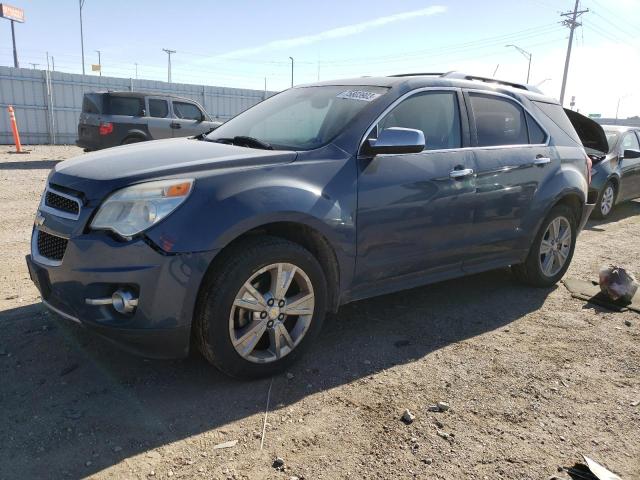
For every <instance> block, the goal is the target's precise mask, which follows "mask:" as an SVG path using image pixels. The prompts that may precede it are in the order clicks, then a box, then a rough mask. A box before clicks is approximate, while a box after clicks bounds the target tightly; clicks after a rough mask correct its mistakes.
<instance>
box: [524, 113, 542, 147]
mask: <svg viewBox="0 0 640 480" xmlns="http://www.w3.org/2000/svg"><path fill="white" fill-rule="evenodd" d="M526 115H527V129H528V130H529V143H531V144H532V145H538V144H541V143H545V142H546V141H547V134H546V133H544V130H542V127H541V126H540V124H539V123H538V122H536V121H535V120H534V119H533V117H532V116H531V115H529V114H528V113H527V114H526Z"/></svg>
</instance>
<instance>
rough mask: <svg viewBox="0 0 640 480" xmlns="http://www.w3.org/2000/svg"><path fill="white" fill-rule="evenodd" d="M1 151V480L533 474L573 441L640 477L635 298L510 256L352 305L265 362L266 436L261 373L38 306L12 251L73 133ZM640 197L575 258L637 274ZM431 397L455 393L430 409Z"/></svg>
mask: <svg viewBox="0 0 640 480" xmlns="http://www.w3.org/2000/svg"><path fill="white" fill-rule="evenodd" d="M7 150H8V148H7V147H1V150H0V152H1V153H0V221H1V224H0V226H1V228H0V245H1V247H2V251H3V252H4V256H3V261H2V263H1V264H0V265H1V266H0V275H1V278H2V282H1V291H0V439H1V440H0V479H16V478H79V477H94V478H168V477H172V478H207V479H211V478H220V479H226V478H233V479H240V478H250V479H254V478H272V479H285V480H286V479H289V478H292V477H294V476H296V477H299V478H303V477H304V478H305V479H317V478H325V479H336V478H384V479H388V478H437V479H466V478H473V479H476V478H478V479H483V478H486V479H492V480H493V479H536V480H539V479H547V478H549V477H550V476H552V475H559V476H560V477H562V478H566V477H565V474H561V473H558V472H557V470H558V467H560V466H565V467H568V466H571V465H573V464H574V463H575V462H576V461H578V460H580V455H581V454H587V455H589V456H591V457H593V458H594V459H596V460H598V461H600V462H602V463H604V464H606V465H607V466H608V467H609V468H611V469H612V470H614V471H616V472H617V473H618V474H620V475H621V476H622V478H624V479H632V478H640V442H639V441H638V440H639V439H640V407H639V406H637V402H638V400H640V347H639V343H638V342H639V340H640V328H639V326H640V317H639V316H638V315H637V314H634V313H629V312H627V313H611V312H606V311H604V310H601V309H599V308H597V307H593V306H591V305H585V303H584V302H582V301H578V300H574V299H572V298H571V297H570V295H569V294H568V292H567V291H566V289H565V288H564V287H563V286H562V285H560V286H558V287H556V288H554V289H550V290H535V289H531V288H526V287H523V286H520V285H517V284H516V283H514V282H513V281H512V278H511V276H510V274H509V272H508V271H507V270H501V271H494V272H490V273H486V274H481V275H476V276H473V277H469V278H466V279H462V280H456V281H450V282H446V283H441V284H438V285H433V286H429V287H425V288H419V289H414V290H411V291H407V292H403V293H398V294H394V295H387V296H384V297H380V298H376V299H373V300H367V301H361V302H357V303H354V304H351V305H348V306H346V307H344V308H343V309H342V310H341V311H340V313H339V314H338V315H337V316H335V317H332V318H330V319H329V320H328V321H327V322H326V324H325V327H324V330H323V333H322V335H321V338H320V341H319V342H318V344H317V345H315V347H313V348H312V349H311V351H310V352H309V354H308V355H307V356H306V357H305V358H304V359H303V361H302V362H300V363H298V364H297V365H296V366H295V368H294V369H293V370H292V371H291V372H290V375H289V376H285V375H282V376H279V377H277V378H274V379H273V383H272V385H271V399H270V409H269V414H268V419H267V422H268V423H267V427H266V437H265V441H264V449H263V450H260V435H261V431H262V423H263V419H264V411H265V406H266V400H267V392H268V390H269V386H270V381H269V380H262V381H256V382H239V381H233V380H230V379H228V378H226V377H224V376H223V375H221V374H219V373H218V372H217V371H216V370H214V369H213V368H211V367H209V366H208V364H206V363H205V361H204V360H202V359H201V358H200V357H198V356H195V355H194V356H192V357H191V358H188V359H186V360H183V361H173V362H161V361H147V360H144V359H140V358H136V357H132V356H129V355H127V354H125V353H122V352H121V351H119V350H117V349H115V348H114V347H112V346H111V345H109V344H107V343H105V342H103V341H102V340H100V339H98V338H96V337H94V336H93V335H91V334H89V333H88V332H86V331H83V329H82V328H80V327H78V326H76V325H73V324H70V323H68V322H66V321H64V320H62V319H59V318H57V317H55V316H53V315H50V314H48V313H46V312H45V311H44V309H43V308H42V307H41V305H40V303H39V298H38V294H37V291H36V289H35V288H34V287H33V285H32V284H31V282H30V281H29V279H28V273H27V269H26V267H25V264H24V255H25V254H27V253H28V252H29V236H30V231H31V225H32V220H33V216H34V213H35V210H36V207H37V204H38V200H39V198H40V194H41V192H42V190H43V188H44V184H45V179H46V177H47V174H48V172H49V170H50V168H51V167H52V166H53V165H54V164H55V163H56V161H58V160H60V159H63V158H67V157H69V156H73V155H78V154H80V153H81V151H80V150H79V149H77V148H74V147H35V148H34V151H33V152H32V154H31V155H28V156H26V155H25V156H15V155H7V154H5V152H6V151H7ZM639 214H640V203H638V202H632V203H628V204H625V205H622V206H620V207H618V208H617V209H616V211H615V214H614V216H613V219H612V220H610V221H608V222H606V223H595V222H591V223H589V225H588V227H587V230H586V231H585V232H584V233H583V234H582V236H581V237H580V239H579V241H578V247H577V250H576V255H575V257H574V260H573V264H572V267H571V269H570V271H569V275H572V276H577V277H580V278H583V279H591V278H596V276H597V272H598V269H599V267H600V266H601V265H603V264H607V263H609V262H618V263H623V264H625V265H627V266H628V267H629V268H630V269H631V271H633V272H636V273H637V274H640V215H639ZM437 401H446V402H449V404H450V405H451V408H450V410H449V411H447V412H443V413H434V412H429V411H428V406H429V405H430V404H433V403H435V402H437ZM634 405H635V406H634ZM406 408H408V409H410V410H411V412H413V413H414V414H415V417H416V418H415V421H414V422H413V423H412V424H410V425H405V424H404V423H403V422H401V421H400V416H401V415H402V413H403V411H404V409H406ZM232 440H237V441H238V443H237V444H236V445H235V446H233V447H231V448H226V449H215V448H214V447H215V446H216V445H217V444H220V443H222V442H227V441H232ZM275 457H281V458H282V459H283V460H284V462H285V469H284V471H278V470H276V469H274V468H273V467H272V462H273V460H274V458H275Z"/></svg>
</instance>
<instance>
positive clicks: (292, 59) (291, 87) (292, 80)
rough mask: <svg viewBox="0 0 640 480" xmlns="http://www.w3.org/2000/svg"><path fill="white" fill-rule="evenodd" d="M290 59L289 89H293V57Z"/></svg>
mask: <svg viewBox="0 0 640 480" xmlns="http://www.w3.org/2000/svg"><path fill="white" fill-rule="evenodd" d="M289 58H290V59H291V88H293V57H289Z"/></svg>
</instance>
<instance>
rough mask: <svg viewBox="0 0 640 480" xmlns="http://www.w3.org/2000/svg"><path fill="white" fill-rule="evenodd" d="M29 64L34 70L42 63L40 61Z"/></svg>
mask: <svg viewBox="0 0 640 480" xmlns="http://www.w3.org/2000/svg"><path fill="white" fill-rule="evenodd" d="M29 65H31V68H33V69H34V70H35V69H36V67H37V66H38V65H40V64H39V63H29Z"/></svg>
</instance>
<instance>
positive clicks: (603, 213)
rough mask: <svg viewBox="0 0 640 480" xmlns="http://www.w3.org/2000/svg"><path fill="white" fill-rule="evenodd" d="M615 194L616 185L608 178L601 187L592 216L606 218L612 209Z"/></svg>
mask: <svg viewBox="0 0 640 480" xmlns="http://www.w3.org/2000/svg"><path fill="white" fill-rule="evenodd" d="M616 194H617V191H616V186H615V184H614V183H613V182H612V181H611V180H609V181H608V182H607V184H606V185H605V186H604V188H603V189H602V193H601V194H600V199H599V200H598V203H597V204H596V208H594V209H593V216H594V217H596V218H600V219H604V218H607V217H608V216H609V214H610V213H611V210H613V205H614V204H615V201H616Z"/></svg>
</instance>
